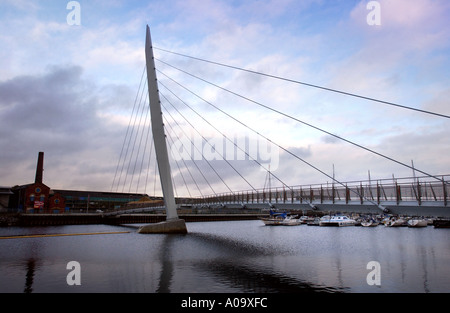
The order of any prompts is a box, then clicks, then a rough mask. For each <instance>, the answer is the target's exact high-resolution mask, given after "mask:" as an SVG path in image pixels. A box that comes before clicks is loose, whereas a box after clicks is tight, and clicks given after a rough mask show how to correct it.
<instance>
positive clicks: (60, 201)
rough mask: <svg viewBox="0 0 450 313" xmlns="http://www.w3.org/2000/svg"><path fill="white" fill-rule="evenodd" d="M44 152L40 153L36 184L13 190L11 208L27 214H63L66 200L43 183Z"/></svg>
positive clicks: (13, 188) (16, 187)
mask: <svg viewBox="0 0 450 313" xmlns="http://www.w3.org/2000/svg"><path fill="white" fill-rule="evenodd" d="M43 174H44V152H39V157H38V163H37V166H36V177H35V180H34V183H32V184H27V185H22V186H15V187H12V188H11V190H12V192H13V195H12V196H11V197H10V207H11V208H17V209H19V211H21V212H26V213H62V212H64V208H65V200H64V198H63V197H62V196H61V195H60V194H58V193H56V192H54V191H52V190H51V189H50V187H48V186H47V185H45V184H44V183H43V182H42V181H43Z"/></svg>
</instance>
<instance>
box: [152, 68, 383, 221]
mask: <svg viewBox="0 0 450 313" xmlns="http://www.w3.org/2000/svg"><path fill="white" fill-rule="evenodd" d="M158 72H160V73H162V74H163V75H164V76H166V77H167V78H168V79H170V80H171V81H173V82H174V83H176V84H177V85H179V86H180V87H181V88H183V89H185V90H186V91H188V92H189V93H191V94H192V95H194V96H195V97H197V98H198V99H200V100H202V101H203V102H205V103H207V104H208V105H210V106H211V107H213V108H214V109H216V110H217V111H219V112H221V113H222V114H224V115H226V116H227V117H229V118H231V119H232V120H234V121H235V122H237V123H238V124H240V125H242V126H244V127H245V128H247V129H249V130H250V131H251V132H253V133H255V134H256V135H258V136H260V137H262V138H264V139H265V140H267V141H268V142H270V143H272V144H274V145H276V146H277V147H279V148H280V149H281V150H283V151H285V152H286V153H288V154H289V155H291V156H293V157H294V158H296V159H298V160H299V161H301V162H303V163H305V164H306V165H308V166H309V167H311V168H313V169H314V170H316V171H317V172H319V173H321V174H322V175H324V176H326V177H328V178H330V179H331V180H332V181H334V182H335V183H337V184H339V185H341V186H343V187H345V188H347V186H346V185H345V184H344V183H342V182H341V181H339V180H337V179H336V178H334V177H333V176H331V175H329V174H327V173H326V172H324V171H323V170H321V169H319V168H318V167H316V166H314V165H313V164H311V163H310V162H308V161H306V160H304V159H303V158H301V157H299V156H297V155H296V154H295V153H293V152H291V151H289V150H288V149H286V148H284V147H283V146H281V145H279V144H277V143H275V142H274V141H272V140H271V139H269V138H268V137H266V136H264V135H263V134H261V133H260V132H258V131H257V130H255V129H253V128H251V127H250V126H248V125H247V124H245V123H244V122H242V121H241V120H239V119H237V118H236V117H234V116H232V115H231V114H229V113H227V112H225V111H224V110H222V109H221V108H219V107H217V106H216V105H214V104H213V103H211V102H209V101H208V100H206V99H204V98H203V97H201V96H199V95H198V94H197V93H195V92H193V91H192V90H190V89H189V88H187V87H185V86H184V85H182V84H180V83H179V82H177V81H176V80H174V79H173V78H171V77H170V76H168V75H166V74H164V73H163V72H161V71H158ZM350 191H351V192H353V193H355V194H356V195H358V196H359V197H360V198H362V199H364V200H366V201H367V202H370V203H372V204H373V205H375V206H377V207H378V208H380V209H382V210H383V211H385V212H386V208H384V207H383V206H381V205H380V204H378V203H376V202H375V201H373V200H371V199H369V198H367V197H366V196H364V195H361V194H360V193H359V192H358V191H356V190H353V189H350ZM309 205H310V206H311V207H313V204H312V203H309Z"/></svg>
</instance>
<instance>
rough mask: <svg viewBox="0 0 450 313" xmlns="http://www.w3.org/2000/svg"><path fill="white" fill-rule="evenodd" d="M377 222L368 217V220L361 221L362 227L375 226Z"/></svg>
mask: <svg viewBox="0 0 450 313" xmlns="http://www.w3.org/2000/svg"><path fill="white" fill-rule="evenodd" d="M378 224H380V223H379V222H378V221H376V220H374V219H370V220H367V221H362V222H361V226H362V227H375V226H378Z"/></svg>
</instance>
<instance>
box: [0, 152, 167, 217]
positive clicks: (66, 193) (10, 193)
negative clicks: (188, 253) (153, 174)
mask: <svg viewBox="0 0 450 313" xmlns="http://www.w3.org/2000/svg"><path fill="white" fill-rule="evenodd" d="M43 171H44V152H39V156H38V162H37V166H36V177H35V181H34V183H31V184H26V185H21V186H14V187H11V188H9V187H2V188H0V209H2V208H8V210H9V211H16V212H21V213H54V214H57V213H79V212H84V213H86V212H88V213H89V212H100V211H102V212H105V211H111V210H117V209H123V208H126V207H137V206H140V205H143V204H145V205H147V206H152V205H160V204H161V203H163V201H162V198H157V197H153V198H150V197H149V196H147V195H145V194H132V193H114V192H98V191H75V190H54V189H51V188H50V187H49V186H47V185H45V184H44V183H43Z"/></svg>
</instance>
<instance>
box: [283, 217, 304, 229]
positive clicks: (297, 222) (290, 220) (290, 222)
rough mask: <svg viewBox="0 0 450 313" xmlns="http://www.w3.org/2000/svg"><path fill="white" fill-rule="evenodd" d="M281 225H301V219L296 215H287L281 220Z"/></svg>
mask: <svg viewBox="0 0 450 313" xmlns="http://www.w3.org/2000/svg"><path fill="white" fill-rule="evenodd" d="M281 223H282V225H283V226H297V225H301V224H302V221H301V220H300V219H298V218H297V216H296V215H295V216H292V215H291V216H287V217H286V218H285V219H284V220H283V221H282V222H281Z"/></svg>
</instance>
